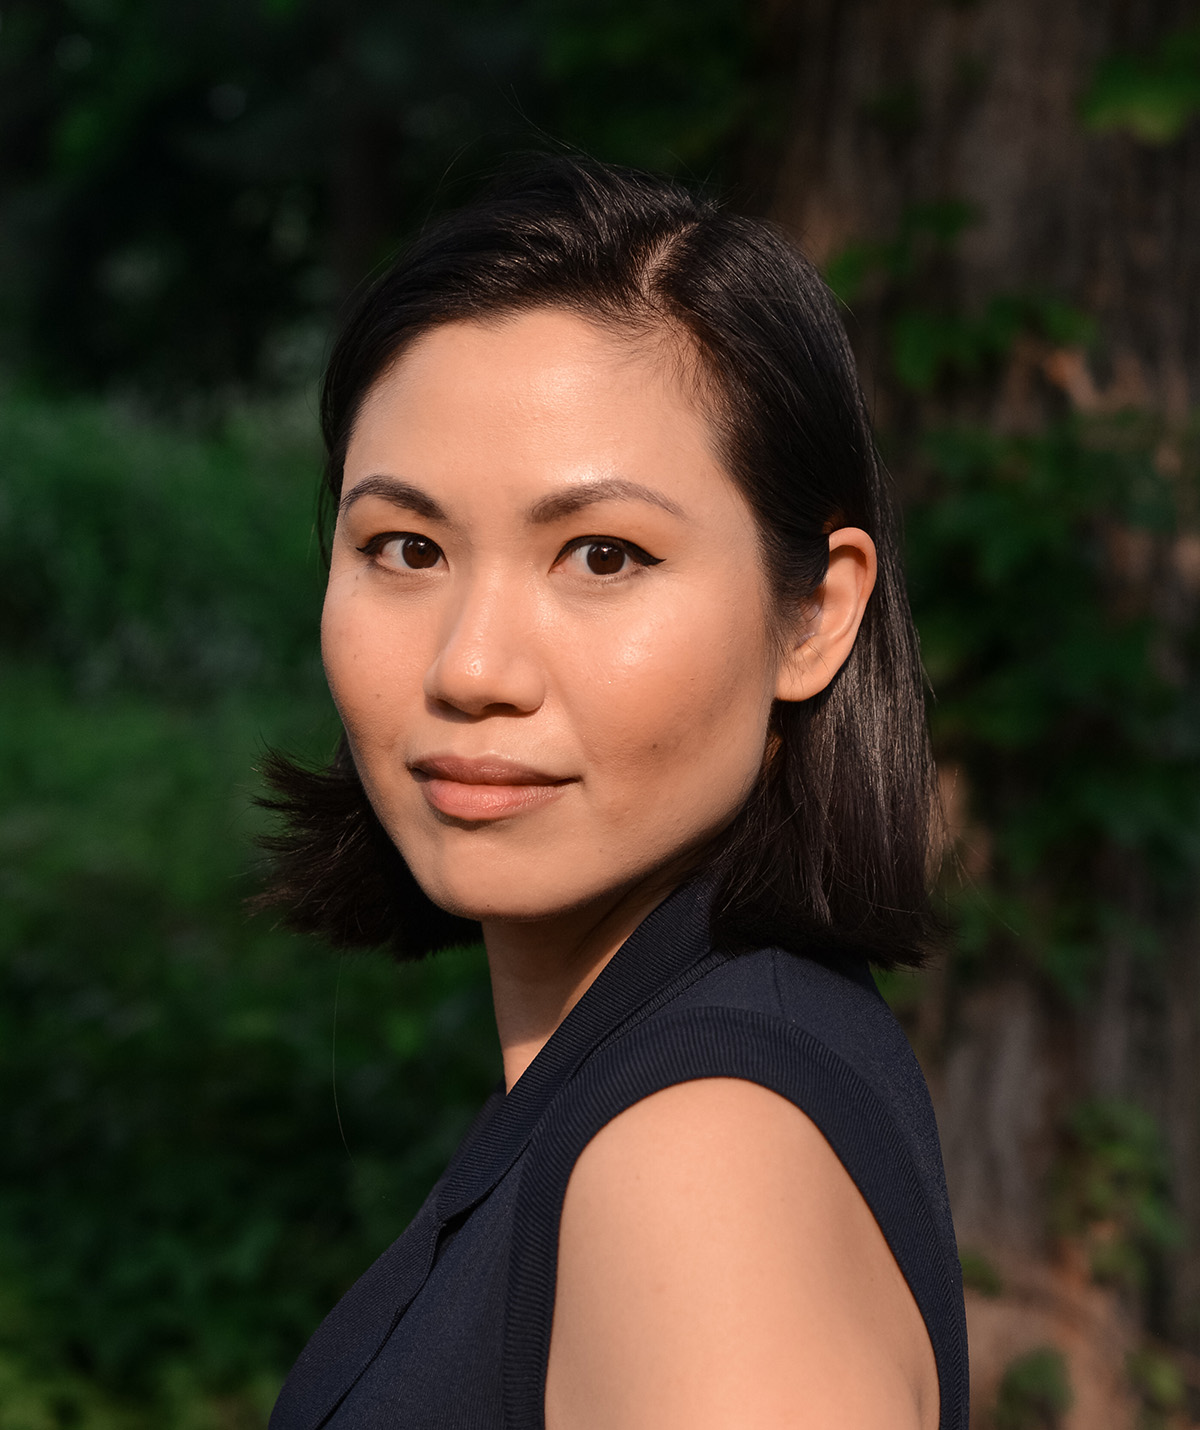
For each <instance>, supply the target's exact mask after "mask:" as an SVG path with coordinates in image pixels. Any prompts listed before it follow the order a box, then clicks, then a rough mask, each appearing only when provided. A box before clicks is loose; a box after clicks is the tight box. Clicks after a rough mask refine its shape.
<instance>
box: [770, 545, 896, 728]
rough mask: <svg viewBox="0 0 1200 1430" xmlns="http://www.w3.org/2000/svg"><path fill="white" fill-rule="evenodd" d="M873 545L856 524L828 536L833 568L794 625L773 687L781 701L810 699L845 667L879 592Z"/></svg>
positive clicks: (830, 568) (830, 566) (830, 564)
mask: <svg viewBox="0 0 1200 1430" xmlns="http://www.w3.org/2000/svg"><path fill="white" fill-rule="evenodd" d="M876 569H877V563H876V559H875V543H874V542H873V541H872V540H871V538H870V537H869V536H868V535H867V533H866V532H865V531H860V530H859V528H858V527H857V526H846V527H842V528H841V529H840V530H838V531H835V532H833V533H832V534H831V535H830V537H829V569H828V571H827V572H826V575H825V580H824V582H823V583H822V584H821V586H820V587H818V589H817V590H816V592H815V593H814V594H813V597H812V599H811V601H809V602H807V603H806V605H805V610H804V615H803V617H802V618H801V619H800V620H798V622H797V624H796V629H795V634H794V636H793V638H792V639H791V642H790V644H789V646H788V649H787V651H786V653H785V655H784V658H783V661H782V662H781V664H780V667H779V675H778V678H777V680H776V683H775V698H776V699H777V700H808V699H810V698H811V697H812V696H814V695H816V694H817V693H818V692H819V691H821V690H824V689H825V687H826V686H827V685H828V684H829V682H830V681H831V680H832V679H833V677H834V676H835V675H836V674H837V672H838V671H839V670H840V669H841V668H842V666H843V664H844V663H845V661H846V659H847V657H848V656H849V654H850V651H851V649H852V648H853V646H854V638H855V636H857V635H858V628H859V626H860V625H861V624H862V618H863V612H864V611H865V610H866V608H867V600H868V598H869V597H870V595H871V592H872V591H873V590H874V589H875V573H876Z"/></svg>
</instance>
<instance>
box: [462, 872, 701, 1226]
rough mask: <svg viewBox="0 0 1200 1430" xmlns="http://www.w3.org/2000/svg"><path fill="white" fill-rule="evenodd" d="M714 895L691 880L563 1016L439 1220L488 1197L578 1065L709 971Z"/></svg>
mask: <svg viewBox="0 0 1200 1430" xmlns="http://www.w3.org/2000/svg"><path fill="white" fill-rule="evenodd" d="M711 898H712V892H711V890H710V889H709V888H708V886H707V884H706V882H705V881H703V880H699V879H695V880H692V881H690V882H689V883H686V884H684V885H682V886H681V887H680V888H678V889H676V890H675V892H674V893H673V894H670V895H669V896H668V897H667V898H666V899H664V900H663V902H662V903H661V904H659V905H658V907H657V908H656V909H655V910H654V911H653V913H651V914H649V915H648V916H647V917H646V918H645V919H643V920H642V922H641V923H640V924H639V925H638V927H637V928H636V929H635V930H634V932H633V933H632V934H631V935H630V936H629V938H628V939H626V941H625V942H624V943H623V944H622V945H621V947H620V948H619V949H618V950H617V952H616V953H615V954H614V955H613V956H612V958H611V959H609V961H608V963H606V964H605V966H604V967H603V968H602V969H601V970H600V973H599V974H598V975H597V977H596V979H595V981H594V982H593V983H592V984H591V986H590V987H589V988H588V989H587V991H586V992H585V993H584V995H583V997H582V998H580V1000H579V1002H578V1003H576V1005H575V1006H574V1008H572V1009H571V1011H570V1012H569V1013H568V1014H567V1016H566V1017H565V1018H564V1019H563V1021H562V1022H561V1023H560V1024H559V1026H558V1027H557V1028H556V1029H555V1031H554V1033H553V1034H552V1035H551V1036H550V1038H549V1039H548V1040H547V1042H546V1043H545V1045H544V1046H543V1047H542V1049H541V1051H540V1052H539V1053H538V1055H537V1056H536V1057H535V1058H534V1060H533V1061H532V1062H531V1063H530V1064H529V1066H528V1067H527V1068H526V1069H525V1071H524V1073H523V1074H522V1075H521V1077H520V1078H519V1079H518V1080H517V1082H516V1083H515V1084H514V1085H513V1087H512V1090H511V1091H510V1092H509V1093H508V1094H507V1096H497V1097H496V1098H495V1100H494V1107H493V1108H492V1110H491V1113H490V1115H489V1116H485V1117H484V1118H483V1119H481V1121H480V1124H479V1125H478V1127H477V1129H476V1131H475V1132H474V1134H473V1135H472V1136H470V1137H469V1138H468V1140H467V1142H466V1143H465V1144H464V1145H463V1146H462V1147H461V1148H460V1149H459V1152H458V1154H457V1155H456V1156H455V1158H454V1160H453V1161H452V1162H451V1164H450V1166H449V1167H448V1168H447V1171H446V1174H445V1176H444V1177H443V1179H442V1182H441V1184H440V1187H439V1191H438V1199H437V1215H438V1219H439V1221H442V1222H445V1221H448V1220H450V1219H451V1218H452V1217H455V1216H458V1215H459V1214H461V1213H462V1212H464V1211H466V1210H467V1208H468V1207H470V1206H472V1205H474V1204H475V1203H476V1202H478V1201H479V1200H480V1199H481V1198H482V1197H484V1196H486V1195H487V1193H488V1192H489V1191H490V1190H491V1188H492V1187H494V1186H495V1185H496V1183H497V1182H498V1181H499V1180H500V1178H501V1177H502V1176H503V1175H504V1173H505V1172H506V1171H507V1170H508V1168H509V1167H510V1166H512V1164H513V1162H515V1161H516V1159H517V1158H518V1157H519V1156H520V1154H521V1152H522V1150H523V1149H524V1147H525V1145H526V1143H527V1142H528V1141H529V1138H530V1136H531V1135H532V1133H533V1131H534V1128H535V1127H536V1126H537V1124H538V1121H539V1119H540V1118H541V1116H542V1114H543V1112H545V1110H546V1108H547V1107H548V1106H549V1104H550V1101H551V1099H552V1098H553V1097H554V1095H555V1094H556V1093H557V1092H558V1090H559V1089H560V1088H561V1087H562V1086H563V1084H564V1083H565V1082H566V1081H567V1079H568V1078H570V1077H571V1075H572V1074H573V1073H574V1072H575V1070H576V1069H577V1068H578V1067H579V1066H580V1064H581V1063H583V1062H584V1061H585V1059H587V1058H588V1057H590V1056H591V1054H592V1053H594V1052H595V1051H596V1050H597V1049H599V1048H600V1047H602V1046H603V1045H604V1044H606V1043H607V1042H609V1041H610V1040H611V1039H612V1038H613V1037H615V1036H616V1035H617V1034H618V1033H620V1032H621V1031H622V1030H623V1029H624V1028H626V1027H627V1026H629V1025H630V1024H631V1023H634V1022H638V1021H640V1019H641V1018H643V1017H645V1016H647V1015H648V1014H649V1013H651V1012H653V1011H654V1009H655V1008H657V1007H659V1006H661V1005H662V1004H663V1003H665V1002H667V1001H668V1000H669V999H670V998H672V997H674V996H675V995H676V994H677V993H678V992H679V991H680V988H681V987H684V986H686V985H687V984H688V983H691V982H693V981H694V980H695V979H696V978H697V977H699V976H701V975H702V974H703V973H704V972H706V971H707V970H708V968H709V967H712V966H715V965H716V964H718V963H720V962H723V957H722V955H720V954H714V953H712V952H711V951H710V948H709V942H708V922H709V907H710V903H711Z"/></svg>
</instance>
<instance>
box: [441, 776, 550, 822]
mask: <svg viewBox="0 0 1200 1430" xmlns="http://www.w3.org/2000/svg"><path fill="white" fill-rule="evenodd" d="M567 783H569V781H564V782H563V783H562V784H553V785H468V784H463V783H461V782H460V781H459V780H441V779H422V780H420V785H421V793H422V794H423V795H424V796H425V798H426V799H427V800H428V801H429V803H430V804H431V805H432V806H433V807H434V809H436V810H437V812H438V813H439V814H445V815H448V816H449V817H450V818H451V819H504V818H506V817H507V816H508V815H511V814H523V813H524V812H525V811H526V810H530V809H539V808H540V807H541V806H542V805H545V804H551V803H552V802H553V801H554V800H556V799H558V797H559V796H560V795H561V794H562V793H563V791H564V790H565V789H566V787H567Z"/></svg>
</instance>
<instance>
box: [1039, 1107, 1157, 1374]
mask: <svg viewBox="0 0 1200 1430" xmlns="http://www.w3.org/2000/svg"><path fill="white" fill-rule="evenodd" d="M1065 1132H1066V1135H1065V1138H1064V1142H1063V1152H1062V1156H1061V1159H1060V1161H1059V1163H1058V1165H1057V1167H1056V1168H1055V1172H1054V1175H1053V1178H1052V1181H1051V1189H1050V1190H1051V1216H1052V1221H1053V1225H1054V1227H1055V1229H1056V1230H1057V1231H1058V1232H1059V1233H1060V1234H1063V1235H1068V1236H1076V1237H1081V1238H1082V1239H1083V1241H1084V1244H1085V1245H1086V1247H1087V1248H1088V1251H1089V1254H1090V1258H1091V1269H1092V1274H1093V1276H1095V1278H1096V1279H1097V1280H1098V1281H1101V1282H1103V1283H1105V1284H1106V1285H1111V1286H1116V1287H1118V1288H1119V1289H1121V1290H1122V1291H1124V1292H1126V1293H1128V1294H1137V1293H1139V1292H1142V1291H1144V1290H1145V1289H1146V1286H1147V1283H1148V1280H1149V1277H1150V1274H1151V1272H1152V1271H1153V1270H1154V1267H1155V1264H1156V1262H1157V1261H1158V1260H1160V1259H1161V1257H1162V1256H1163V1254H1164V1253H1165V1252H1167V1251H1169V1250H1170V1249H1171V1248H1172V1247H1173V1246H1175V1245H1176V1244H1177V1243H1178V1241H1179V1226H1178V1223H1177V1221H1176V1219H1175V1215H1174V1212H1173V1210H1172V1207H1171V1200H1170V1179H1169V1172H1168V1162H1167V1156H1166V1149H1165V1147H1164V1144H1163V1139H1162V1134H1161V1132H1160V1130H1159V1128H1158V1125H1157V1124H1156V1123H1155V1121H1154V1119H1153V1118H1152V1117H1151V1116H1150V1115H1149V1114H1148V1113H1146V1112H1144V1111H1143V1110H1142V1109H1141V1108H1139V1107H1136V1106H1134V1105H1132V1104H1130V1103H1126V1102H1119V1101H1115V1100H1111V1099H1104V1100H1097V1101H1090V1102H1085V1103H1083V1104H1082V1105H1080V1106H1079V1107H1077V1108H1076V1109H1075V1111H1074V1112H1073V1113H1072V1115H1071V1117H1070V1118H1069V1119H1068V1122H1067V1126H1066V1129H1065ZM1139 1364H1140V1362H1139ZM1147 1365H1149V1362H1147ZM1147 1374H1149V1371H1148V1372H1147Z"/></svg>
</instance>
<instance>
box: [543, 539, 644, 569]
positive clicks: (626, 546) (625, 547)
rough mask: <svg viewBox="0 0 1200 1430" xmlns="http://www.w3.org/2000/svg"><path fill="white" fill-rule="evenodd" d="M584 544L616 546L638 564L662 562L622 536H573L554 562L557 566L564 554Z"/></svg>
mask: <svg viewBox="0 0 1200 1430" xmlns="http://www.w3.org/2000/svg"><path fill="white" fill-rule="evenodd" d="M584 546H618V547H620V549H621V550H622V551H623V552H624V553H625V554H626V556H628V557H629V558H630V560H631V561H636V562H637V564H638V565H639V566H661V565H662V562H663V558H662V557H661V556H651V555H650V553H649V552H648V551H647V550H646V549H645V547H644V546H639V545H638V544H637V542H636V541H629V540H627V539H626V538H625V537H622V536H575V537H572V538H571V540H570V541H568V542H567V544H566V545H565V546H564V547H563V549H562V550H561V551H560V552H559V553H558V555H557V556H556V557H555V558H554V564H555V565H556V566H557V565H558V563H559V562H560V561H561V560H562V559H563V558H564V557H565V556H568V555H570V553H571V552H572V551H578V550H580V549H581V548H582V547H584Z"/></svg>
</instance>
